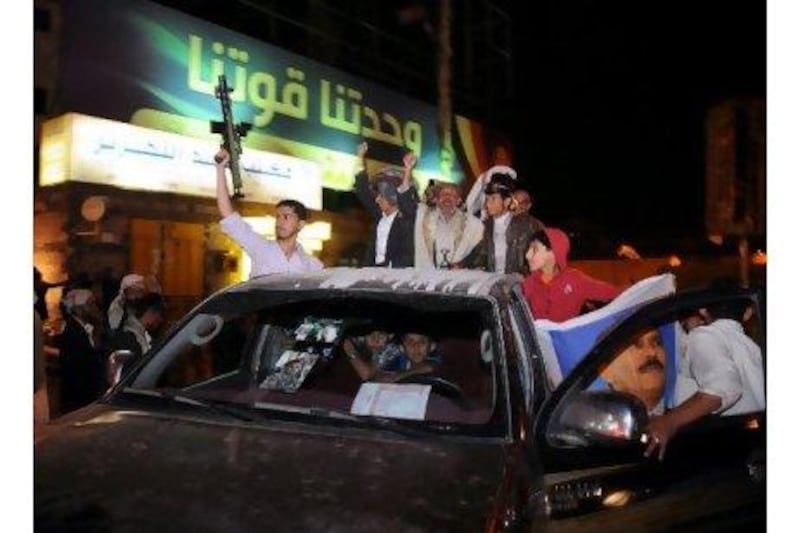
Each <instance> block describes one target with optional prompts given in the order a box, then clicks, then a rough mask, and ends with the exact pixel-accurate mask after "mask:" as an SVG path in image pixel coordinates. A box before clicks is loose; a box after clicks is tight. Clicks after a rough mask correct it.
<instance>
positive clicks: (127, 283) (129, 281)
mask: <svg viewBox="0 0 800 533" xmlns="http://www.w3.org/2000/svg"><path fill="white" fill-rule="evenodd" d="M146 293H147V285H146V284H145V279H144V276H142V275H140V274H128V275H127V276H125V277H124V278H122V281H121V282H120V284H119V294H117V296H116V298H114V300H112V301H111V305H109V306H108V327H109V328H110V329H111V331H115V330H117V329H118V328H119V326H120V324H121V323H122V320H123V317H124V316H125V314H126V308H127V307H128V306H129V305H130V304H131V303H132V302H135V301H136V300H139V299H140V298H142V297H143V296H144V295H145V294H146Z"/></svg>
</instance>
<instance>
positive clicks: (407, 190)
mask: <svg viewBox="0 0 800 533" xmlns="http://www.w3.org/2000/svg"><path fill="white" fill-rule="evenodd" d="M416 162H417V157H416V156H415V155H414V153H413V152H408V153H407V154H406V155H405V157H403V183H402V185H401V186H400V187H399V188H398V192H399V193H400V196H399V202H400V210H401V211H402V212H403V213H407V214H408V215H409V218H411V219H413V220H414V266H415V267H416V268H445V269H449V268H460V267H461V266H462V262H463V261H464V258H465V257H467V255H469V253H470V252H471V251H472V250H473V248H475V247H476V246H477V245H478V244H479V243H480V242H481V239H482V238H483V224H482V223H481V221H480V220H479V219H478V217H476V216H474V215H472V214H470V213H465V212H464V211H462V210H461V209H459V206H460V204H461V191H460V189H459V188H458V185H456V184H455V183H446V182H439V183H437V184H435V188H434V191H435V192H434V193H433V198H434V205H433V206H430V205H428V203H427V202H419V195H418V194H417V190H416V188H415V187H414V184H413V181H412V180H411V171H412V170H413V168H414V165H416Z"/></svg>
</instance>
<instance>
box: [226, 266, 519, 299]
mask: <svg viewBox="0 0 800 533" xmlns="http://www.w3.org/2000/svg"><path fill="white" fill-rule="evenodd" d="M520 281H521V278H520V277H519V276H517V275H507V274H501V273H495V272H483V271H480V270H434V269H427V270H420V269H414V268H381V267H366V268H351V267H335V268H326V269H323V270H319V271H316V272H303V273H290V274H268V275H264V276H258V277H256V278H253V279H250V280H248V281H244V282H242V283H239V284H237V285H234V286H232V287H229V288H227V289H225V290H224V291H222V292H223V293H237V292H247V291H251V290H291V289H295V290H297V289H301V290H314V289H327V290H332V291H339V290H354V289H357V290H374V291H389V292H411V293H415V292H416V293H427V294H437V293H439V294H448V295H463V296H478V297H480V296H489V295H490V294H491V295H495V296H497V295H501V294H507V293H508V292H509V290H510V289H511V287H512V286H513V285H515V284H519V283H520Z"/></svg>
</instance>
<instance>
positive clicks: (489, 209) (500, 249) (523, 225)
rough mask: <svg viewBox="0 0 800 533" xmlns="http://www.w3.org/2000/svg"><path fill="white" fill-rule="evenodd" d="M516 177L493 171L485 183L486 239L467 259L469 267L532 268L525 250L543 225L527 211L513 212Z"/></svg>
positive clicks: (523, 270) (495, 269) (493, 269)
mask: <svg viewBox="0 0 800 533" xmlns="http://www.w3.org/2000/svg"><path fill="white" fill-rule="evenodd" d="M515 186H516V184H515V181H514V178H513V177H512V176H510V175H508V174H504V173H501V172H496V173H495V174H492V176H491V180H490V181H489V184H488V185H487V186H486V191H485V194H486V199H485V208H486V215H487V217H486V220H485V221H484V231H483V240H482V241H481V243H480V244H479V245H478V246H477V247H475V249H474V250H473V252H472V253H471V254H470V256H469V257H468V258H467V259H466V260H465V261H464V263H465V265H467V266H468V267H470V268H479V269H483V270H487V271H489V272H505V273H506V274H511V273H518V274H521V275H523V276H527V275H528V274H529V273H530V271H529V269H528V262H527V261H526V259H525V253H526V252H527V251H528V245H529V244H530V242H531V237H532V236H533V235H534V234H535V233H536V232H537V231H540V230H543V229H544V224H542V222H541V221H540V220H539V219H538V218H535V217H533V216H531V215H529V214H527V213H520V214H517V215H515V214H513V213H512V212H511V204H512V202H513V200H512V196H511V194H512V193H513V192H514V189H515Z"/></svg>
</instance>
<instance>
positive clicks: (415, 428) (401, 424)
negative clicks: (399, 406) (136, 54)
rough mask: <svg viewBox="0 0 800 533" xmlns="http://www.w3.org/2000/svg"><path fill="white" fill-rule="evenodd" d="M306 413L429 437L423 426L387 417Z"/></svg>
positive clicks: (318, 411) (314, 409) (319, 411)
mask: <svg viewBox="0 0 800 533" xmlns="http://www.w3.org/2000/svg"><path fill="white" fill-rule="evenodd" d="M306 412H307V413H308V414H310V415H314V416H327V417H330V418H337V419H340V420H348V421H350V422H355V423H356V424H358V425H359V426H363V427H368V428H377V429H384V430H386V431H392V432H394V433H401V434H404V435H414V436H419V435H430V432H429V431H426V430H425V429H423V428H424V426H419V425H417V424H414V425H410V424H408V421H405V420H399V419H396V418H391V417H387V416H375V415H354V414H352V413H350V412H349V411H342V410H341V409H329V408H325V407H310V408H308V409H307V410H306Z"/></svg>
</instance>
